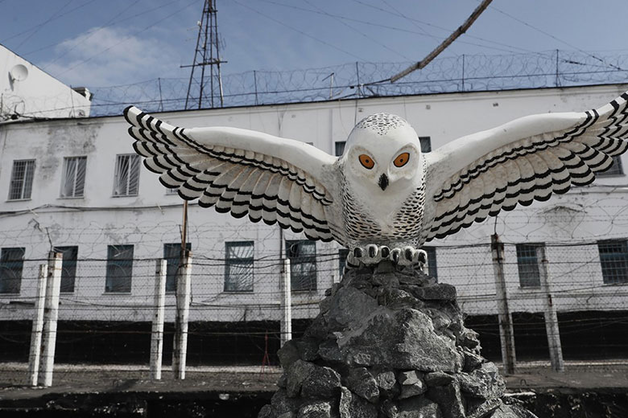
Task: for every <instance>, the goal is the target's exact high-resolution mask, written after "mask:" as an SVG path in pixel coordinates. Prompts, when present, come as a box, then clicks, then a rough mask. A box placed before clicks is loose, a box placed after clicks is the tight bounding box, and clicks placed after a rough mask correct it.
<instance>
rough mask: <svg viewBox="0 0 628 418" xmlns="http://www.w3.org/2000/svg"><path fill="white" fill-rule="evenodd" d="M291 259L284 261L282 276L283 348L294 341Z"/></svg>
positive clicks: (281, 326) (281, 325)
mask: <svg viewBox="0 0 628 418" xmlns="http://www.w3.org/2000/svg"><path fill="white" fill-rule="evenodd" d="M290 284H291V283H290V258H287V257H286V259H285V260H283V271H282V274H281V296H282V301H281V324H280V328H281V329H280V331H281V339H280V340H281V346H282V347H283V345H284V344H285V343H286V342H287V341H290V340H291V339H292V290H291V286H290Z"/></svg>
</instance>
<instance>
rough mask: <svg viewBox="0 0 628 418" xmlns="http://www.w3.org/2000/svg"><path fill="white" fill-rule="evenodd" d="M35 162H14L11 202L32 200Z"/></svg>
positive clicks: (10, 188) (10, 191)
mask: <svg viewBox="0 0 628 418" xmlns="http://www.w3.org/2000/svg"><path fill="white" fill-rule="evenodd" d="M34 174H35V160H18V161H13V173H12V174H11V185H10V187H9V200H21V199H30V198H31V192H32V191H33V175H34Z"/></svg>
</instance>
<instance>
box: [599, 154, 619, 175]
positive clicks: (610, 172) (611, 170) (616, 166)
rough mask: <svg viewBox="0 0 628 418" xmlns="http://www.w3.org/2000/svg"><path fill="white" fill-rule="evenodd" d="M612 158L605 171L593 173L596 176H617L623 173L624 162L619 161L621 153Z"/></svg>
mask: <svg viewBox="0 0 628 418" xmlns="http://www.w3.org/2000/svg"><path fill="white" fill-rule="evenodd" d="M612 158H613V164H612V165H611V166H610V168H609V169H608V170H606V171H600V172H598V173H595V175H596V176H598V177H617V176H623V175H625V174H624V164H623V163H622V162H621V155H615V156H614V157H612Z"/></svg>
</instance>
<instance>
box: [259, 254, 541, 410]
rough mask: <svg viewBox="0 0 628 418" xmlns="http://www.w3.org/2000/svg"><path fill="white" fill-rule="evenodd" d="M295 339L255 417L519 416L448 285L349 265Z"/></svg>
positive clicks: (388, 268)
mask: <svg viewBox="0 0 628 418" xmlns="http://www.w3.org/2000/svg"><path fill="white" fill-rule="evenodd" d="M320 308H321V313H320V314H319V315H318V316H317V317H316V319H315V320H314V321H313V323H312V324H311V325H310V327H309V328H308V329H307V330H306V332H305V334H304V336H303V338H300V339H295V340H291V341H288V342H287V343H286V344H285V345H284V346H283V347H282V348H281V350H279V353H278V354H279V359H280V361H281V365H282V367H283V369H284V374H283V375H282V377H281V379H280V380H279V382H278V386H279V390H278V391H277V392H276V393H275V395H274V396H273V398H272V401H271V404H270V405H266V406H264V407H263V408H262V410H261V411H260V413H259V418H270V417H273V418H275V417H277V418H279V417H280V418H323V417H325V418H326V417H338V418H378V417H382V418H383V417H386V418H420V417H424V418H428V417H429V418H438V417H441V418H463V417H467V418H485V417H487V418H488V417H493V418H511V417H512V418H523V417H534V415H533V414H532V413H530V412H528V411H526V410H524V409H522V408H519V407H517V406H513V405H506V404H504V403H503V402H502V400H501V397H502V395H503V394H504V389H505V386H504V381H503V380H502V378H501V376H500V375H499V373H498V370H497V367H496V366H495V365H494V364H493V363H491V362H487V361H486V360H485V359H484V358H483V357H482V356H481V355H480V342H479V341H478V338H477V333H475V332H474V331H472V330H470V329H468V328H465V326H464V323H463V314H462V312H461V311H460V308H459V307H458V304H457V302H456V289H455V288H454V287H453V286H451V285H447V284H438V283H436V281H435V280H434V279H432V278H430V277H428V276H426V275H425V274H423V273H422V272H420V271H414V270H412V269H411V268H403V267H400V266H393V265H392V264H390V263H389V262H382V263H380V264H379V265H377V266H374V267H372V268H369V267H365V268H362V269H359V270H358V269H355V270H349V271H347V272H346V273H345V275H344V277H343V279H342V282H341V283H339V284H335V285H334V286H333V287H332V288H331V289H330V290H328V292H327V297H326V298H325V299H324V300H323V301H322V302H321V306H320Z"/></svg>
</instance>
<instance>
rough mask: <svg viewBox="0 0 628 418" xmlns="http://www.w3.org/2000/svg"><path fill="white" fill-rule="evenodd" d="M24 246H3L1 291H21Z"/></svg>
mask: <svg viewBox="0 0 628 418" xmlns="http://www.w3.org/2000/svg"><path fill="white" fill-rule="evenodd" d="M24 253H25V250H24V248H3V249H2V251H1V252H0V293H20V287H21V285H22V269H23V267H24Z"/></svg>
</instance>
